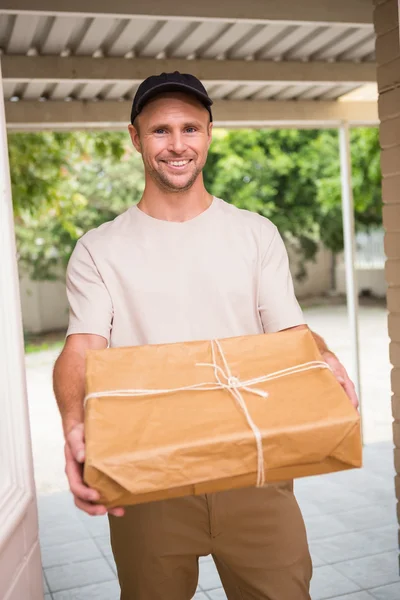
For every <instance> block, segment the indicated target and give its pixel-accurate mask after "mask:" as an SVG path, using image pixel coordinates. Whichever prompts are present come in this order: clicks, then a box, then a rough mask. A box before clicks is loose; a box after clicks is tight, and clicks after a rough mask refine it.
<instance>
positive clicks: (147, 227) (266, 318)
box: [67, 198, 304, 347]
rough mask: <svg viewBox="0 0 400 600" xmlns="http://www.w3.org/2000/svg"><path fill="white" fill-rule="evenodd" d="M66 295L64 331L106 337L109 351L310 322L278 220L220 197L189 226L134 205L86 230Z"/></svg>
mask: <svg viewBox="0 0 400 600" xmlns="http://www.w3.org/2000/svg"><path fill="white" fill-rule="evenodd" d="M67 294H68V300H69V304H70V321H69V328H68V333H67V335H70V334H73V333H92V334H97V335H101V336H103V337H105V338H106V339H107V341H108V342H109V345H110V346H111V347H115V346H134V345H142V344H161V343H170V342H181V341H190V340H203V339H212V338H224V337H233V336H240V335H251V334H259V333H263V332H273V331H279V330H281V329H285V328H287V327H293V326H295V325H300V324H302V323H304V317H303V315H302V311H301V309H300V307H299V305H298V302H297V300H296V298H295V295H294V291H293V282H292V278H291V275H290V272H289V265H288V257H287V253H286V250H285V247H284V244H283V242H282V239H281V237H280V235H279V233H278V230H277V228H276V227H275V225H273V224H272V223H271V222H270V221H269V220H268V219H266V218H264V217H262V216H260V215H258V214H256V213H252V212H249V211H246V210H240V209H238V208H236V207H235V206H233V205H231V204H229V203H227V202H224V201H223V200H220V199H219V198H214V199H213V202H212V204H211V205H210V207H209V208H208V209H207V210H205V211H204V212H202V213H201V214H200V215H198V216H197V217H195V218H193V219H191V220H189V221H185V222H183V223H177V222H171V221H162V220H159V219H154V218H153V217H150V216H149V215H147V214H145V213H144V212H142V211H141V210H140V209H139V208H137V207H136V206H132V207H131V208H129V209H128V210H127V211H126V212H124V213H123V214H121V215H120V216H118V217H117V218H116V219H114V221H110V222H108V223H104V224H103V225H101V226H100V227H98V228H97V229H93V230H91V231H89V232H88V233H86V234H85V235H84V236H83V237H82V238H81V239H80V240H79V241H78V243H77V245H76V247H75V250H74V252H73V254H72V256H71V259H70V262H69V265H68V270H67Z"/></svg>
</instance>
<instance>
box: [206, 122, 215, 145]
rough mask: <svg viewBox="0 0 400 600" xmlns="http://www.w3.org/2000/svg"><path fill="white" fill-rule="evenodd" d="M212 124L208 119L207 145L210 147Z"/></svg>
mask: <svg viewBox="0 0 400 600" xmlns="http://www.w3.org/2000/svg"><path fill="white" fill-rule="evenodd" d="M213 126H214V123H213V122H212V121H210V123H209V124H208V131H207V136H208V147H210V144H211V141H212V131H213Z"/></svg>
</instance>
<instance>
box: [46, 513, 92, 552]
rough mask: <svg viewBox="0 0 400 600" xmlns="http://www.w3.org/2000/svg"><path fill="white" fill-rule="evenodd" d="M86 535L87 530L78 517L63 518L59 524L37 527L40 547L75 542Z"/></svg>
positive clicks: (85, 537) (87, 535) (87, 534)
mask: <svg viewBox="0 0 400 600" xmlns="http://www.w3.org/2000/svg"><path fill="white" fill-rule="evenodd" d="M88 537H89V532H88V531H87V530H86V529H85V528H84V527H83V525H82V523H81V522H80V521H78V519H70V520H69V521H68V520H64V522H63V523H60V524H59V525H53V526H52V527H46V528H42V529H39V539H40V545H41V547H42V548H44V547H45V546H55V545H57V546H58V545H62V544H68V543H69V542H77V541H80V540H84V539H87V538H88Z"/></svg>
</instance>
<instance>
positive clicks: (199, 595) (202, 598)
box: [192, 592, 208, 600]
mask: <svg viewBox="0 0 400 600" xmlns="http://www.w3.org/2000/svg"><path fill="white" fill-rule="evenodd" d="M192 600H208V598H207V596H206V595H205V593H204V592H196V593H195V595H194V596H193V598H192Z"/></svg>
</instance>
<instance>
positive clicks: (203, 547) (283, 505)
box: [110, 482, 312, 600]
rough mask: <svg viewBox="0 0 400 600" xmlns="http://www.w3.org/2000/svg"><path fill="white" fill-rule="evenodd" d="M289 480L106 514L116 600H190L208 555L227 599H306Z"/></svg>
mask: <svg viewBox="0 0 400 600" xmlns="http://www.w3.org/2000/svg"><path fill="white" fill-rule="evenodd" d="M292 490H293V485H292V483H291V482H285V483H281V484H274V485H269V486H266V487H263V488H258V489H257V488H247V489H241V490H233V491H227V492H218V493H216V494H207V495H205V496H191V497H186V498H178V499H172V500H165V501H161V502H152V503H148V504H139V505H136V506H131V507H128V508H127V511H126V515H125V516H124V517H122V518H117V517H112V516H110V530H111V544H112V548H113V553H114V557H115V561H116V564H117V570H118V577H119V582H120V585H121V600H190V599H191V598H192V597H193V595H194V594H195V591H196V587H197V580H198V558H199V556H206V555H209V554H212V556H213V558H214V561H215V564H216V567H217V569H218V572H219V575H220V577H221V581H222V584H223V586H224V589H225V592H226V595H227V597H228V599H229V600H310V595H309V584H310V580H311V574H312V567H311V560H310V555H309V551H308V545H307V538H306V532H305V527H304V522H303V519H302V516H301V513H300V509H299V507H298V505H297V502H296V499H295V497H294V495H293V491H292Z"/></svg>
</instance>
